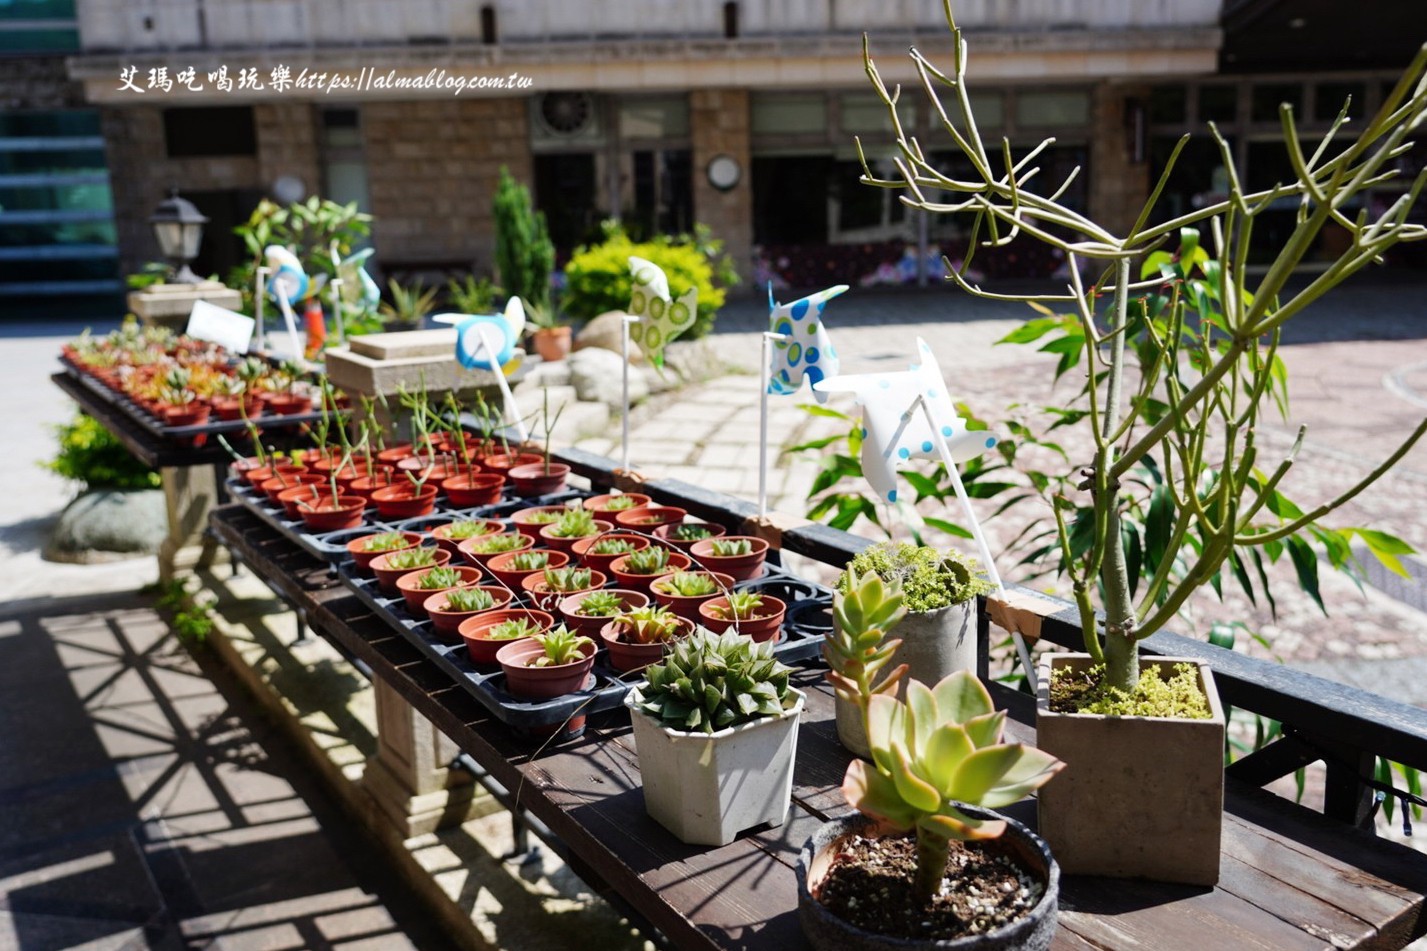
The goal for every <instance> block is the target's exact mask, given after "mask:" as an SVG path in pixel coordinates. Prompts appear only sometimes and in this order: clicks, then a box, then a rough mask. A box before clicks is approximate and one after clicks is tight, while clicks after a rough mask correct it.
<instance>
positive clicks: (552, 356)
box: [530, 327, 571, 363]
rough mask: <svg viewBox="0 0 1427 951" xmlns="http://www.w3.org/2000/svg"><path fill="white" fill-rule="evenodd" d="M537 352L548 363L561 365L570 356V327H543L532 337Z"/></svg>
mask: <svg viewBox="0 0 1427 951" xmlns="http://www.w3.org/2000/svg"><path fill="white" fill-rule="evenodd" d="M530 338H531V340H533V341H534V342H535V352H536V353H538V354H540V359H542V360H544V361H545V362H546V363H559V362H560V361H561V360H563V359H565V358H566V357H568V356H569V355H570V340H571V336H570V328H569V327H541V328H540V329H539V330H536V331H535V332H534V333H532V334H531V335H530Z"/></svg>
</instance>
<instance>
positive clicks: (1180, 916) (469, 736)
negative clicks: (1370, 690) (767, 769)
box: [212, 508, 1427, 951]
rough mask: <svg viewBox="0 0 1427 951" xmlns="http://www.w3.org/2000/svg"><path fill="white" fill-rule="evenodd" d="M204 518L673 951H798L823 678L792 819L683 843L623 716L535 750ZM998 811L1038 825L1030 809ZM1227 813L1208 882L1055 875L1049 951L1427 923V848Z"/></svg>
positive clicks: (1180, 945)
mask: <svg viewBox="0 0 1427 951" xmlns="http://www.w3.org/2000/svg"><path fill="white" fill-rule="evenodd" d="M212 525H213V528H214V530H215V532H216V533H217V535H218V537H219V539H220V540H221V541H222V542H223V543H224V544H226V545H228V546H229V547H230V548H231V549H232V550H233V552H234V553H235V554H237V555H238V556H239V557H240V558H241V559H242V560H243V561H244V562H245V563H247V564H248V565H249V566H250V567H251V568H252V569H253V570H254V571H255V572H256V573H257V574H258V575H259V576H260V577H262V578H263V579H264V580H265V581H266V582H267V583H268V584H270V585H272V586H273V587H274V588H275V589H277V590H279V591H280V593H281V594H282V595H283V596H284V597H285V598H287V599H288V600H290V601H294V602H296V603H299V604H300V605H302V607H303V608H304V609H305V610H306V611H307V614H308V619H309V621H310V623H311V624H312V626H313V628H314V629H315V630H317V631H318V632H319V633H321V634H322V635H323V636H325V637H328V638H330V639H332V640H333V641H334V642H335V643H336V644H337V645H338V646H339V647H340V648H341V649H342V650H344V651H346V652H348V653H350V654H351V655H352V656H355V657H357V658H359V659H360V660H362V661H363V662H364V663H365V664H367V665H368V666H369V667H370V668H371V670H372V672H373V675H374V676H376V677H380V678H382V679H383V680H385V681H387V682H388V683H389V684H391V685H392V686H393V687H394V688H395V689H396V690H397V691H398V692H399V693H400V694H401V695H402V696H403V697H404V698H406V699H407V700H408V701H409V702H410V703H411V704H412V705H413V706H414V707H415V708H416V709H417V710H419V711H420V712H421V713H422V714H423V715H424V716H426V717H427V718H429V719H430V720H432V721H433V722H434V723H435V724H436V725H437V726H438V727H440V728H441V729H442V730H443V731H444V732H445V733H446V734H447V735H448V736H450V737H451V739H452V740H454V741H455V742H456V743H457V744H458V745H459V746H460V747H461V748H462V749H463V750H465V751H466V752H467V753H469V754H470V755H471V756H472V757H474V758H475V760H476V761H477V762H478V763H479V764H480V765H481V766H482V767H483V768H485V769H486V770H488V771H489V773H490V774H491V776H492V777H493V778H494V779H496V780H497V781H498V782H499V783H501V784H502V785H504V786H505V787H506V788H507V789H509V790H511V791H512V792H513V793H514V795H515V798H516V800H517V801H518V802H519V804H520V806H521V807H522V808H524V809H526V810H528V811H529V812H530V814H532V815H533V816H535V817H536V818H537V819H539V820H540V821H541V822H543V823H544V824H545V825H546V826H547V827H548V828H549V829H550V831H551V832H553V833H554V834H555V836H557V837H558V838H559V840H560V841H561V844H562V848H563V850H564V852H565V853H566V854H567V855H568V856H569V857H570V859H571V863H572V866H573V867H574V868H575V870H576V871H577V872H578V873H579V874H581V875H582V876H583V877H585V878H586V880H587V881H588V882H589V883H590V884H591V885H592V886H593V887H595V888H597V889H601V890H608V891H611V892H613V893H615V894H616V895H617V896H618V897H619V898H620V899H622V901H623V902H624V903H625V904H627V905H628V906H629V907H631V908H632V909H633V910H634V911H635V912H637V913H638V914H639V915H641V916H642V917H643V918H644V919H645V920H646V921H647V922H648V923H649V924H651V925H652V926H653V927H655V928H657V929H658V930H659V931H660V932H662V934H663V935H664V936H665V937H666V938H667V939H668V940H669V942H670V943H671V944H672V945H674V946H675V947H678V948H690V949H694V948H723V949H744V948H746V949H777V951H799V949H803V948H806V947H807V942H806V940H805V939H804V938H803V935H802V931H801V929H800V927H799V924H798V919H797V910H796V909H797V893H796V887H795V882H794V878H793V866H794V864H795V862H796V861H797V854H798V851H799V849H800V848H801V847H802V844H803V842H804V841H805V840H806V839H807V838H808V836H809V835H810V834H811V833H812V832H813V830H814V829H816V828H817V827H818V825H819V824H821V823H822V822H824V821H826V820H827V819H829V818H835V817H838V816H841V815H844V814H846V813H847V812H848V809H847V807H846V805H845V804H844V803H843V801H842V797H841V794H840V793H839V792H838V785H839V784H840V782H841V780H842V775H843V771H844V770H845V768H846V766H847V763H848V759H849V757H848V754H847V752H846V751H845V750H844V749H843V748H842V747H841V746H840V745H839V744H838V742H837V738H836V729H835V726H834V722H833V705H832V699H831V696H830V695H829V693H828V691H827V690H826V688H825V687H824V686H822V683H821V681H822V675H821V673H820V672H818V671H802V672H799V673H798V675H797V676H796V677H795V683H796V685H797V686H799V687H801V688H803V689H804V690H807V691H808V702H807V708H806V710H805V712H804V714H803V721H802V725H801V727H800V730H799V734H798V756H797V762H796V767H795V773H794V790H793V809H792V812H791V813H790V815H789V817H788V821H787V822H786V823H785V824H784V825H783V826H781V827H779V828H776V829H768V830H765V831H762V832H759V833H756V834H748V835H745V836H744V837H742V838H740V839H739V840H737V841H736V842H734V843H732V844H731V845H727V846H724V847H721V848H707V847H702V846H689V845H684V844H682V843H680V842H679V841H677V840H676V839H675V838H674V837H673V836H671V835H670V834H669V833H667V832H666V831H664V829H663V828H662V827H661V826H659V825H658V824H657V823H655V822H654V821H653V820H652V819H650V818H649V817H648V816H647V815H646V814H645V811H644V802H643V796H642V794H641V792H640V781H639V760H638V757H637V755H636V753H635V750H634V741H633V737H632V735H631V732H630V727H629V725H628V723H627V720H625V719H624V718H623V717H622V715H621V714H607V715H604V716H603V717H602V718H595V717H592V718H591V721H590V726H589V728H588V729H587V731H586V733H585V735H584V736H583V737H581V738H580V739H578V740H574V741H571V742H568V743H565V744H562V745H559V746H558V747H556V748H553V749H548V750H544V751H541V752H538V753H537V752H535V751H534V750H533V748H532V746H533V744H532V743H531V742H530V741H528V740H523V739H520V738H518V737H516V736H515V735H514V734H513V733H512V732H511V731H510V730H508V729H507V728H505V727H504V726H502V725H501V724H500V723H498V722H496V721H495V720H493V719H492V718H491V717H490V716H489V715H488V714H487V713H486V712H485V711H484V710H483V708H481V707H480V706H479V704H477V703H476V701H474V700H473V699H471V698H470V697H469V696H467V695H466V694H465V693H464V692H462V691H461V690H460V689H459V688H457V687H455V686H454V685H452V683H451V682H450V680H449V679H448V678H447V677H446V676H445V674H443V673H442V672H441V671H440V670H439V669H438V668H436V667H435V666H434V665H433V664H431V663H430V662H429V661H427V660H426V659H425V658H424V657H423V656H422V655H421V654H420V653H419V652H418V651H417V649H416V648H415V647H413V646H412V645H411V644H409V643H408V642H407V641H406V640H405V639H403V638H402V637H400V636H399V635H397V634H396V633H395V632H394V631H392V630H391V629H390V628H389V627H388V626H387V625H386V624H385V623H384V622H383V621H382V620H380V619H379V618H377V617H375V616H373V615H372V614H371V613H370V612H369V611H368V610H367V609H366V608H365V606H363V605H362V604H361V602H360V601H358V600H357V598H356V597H355V596H352V595H349V594H347V593H346V592H345V590H344V589H342V588H340V587H334V584H335V582H333V581H331V579H329V578H328V577H327V574H326V567H325V566H324V565H320V564H318V563H317V562H315V561H314V560H313V559H311V558H310V557H309V556H307V555H306V554H305V553H303V552H301V551H300V550H298V549H297V548H296V547H295V546H293V545H292V544H291V543H289V542H287V541H286V540H285V539H283V538H282V537H281V536H279V535H277V534H276V533H275V532H273V531H272V530H271V529H270V528H268V527H267V526H266V525H264V524H263V523H262V522H260V521H258V520H257V519H256V518H254V517H253V516H251V515H249V514H248V513H246V512H244V511H243V510H241V509H238V508H226V509H222V510H219V511H217V512H215V513H214V515H213V518H212ZM995 694H996V698H997V702H998V704H1000V705H1003V706H1005V707H1007V708H1008V709H1009V710H1010V712H1011V715H1012V720H1011V726H1009V727H1008V732H1009V733H1011V734H1012V736H1013V737H1014V738H1015V739H1018V740H1033V739H1034V731H1033V729H1032V728H1031V726H1030V725H1029V723H1030V722H1031V721H1033V719H1034V708H1033V706H1032V705H1031V704H1030V703H1029V698H1026V697H1024V696H1022V695H1020V694H1015V693H1012V692H1010V691H1007V690H1004V689H1002V688H999V687H997V688H996V690H995ZM622 720H623V721H624V722H622ZM1007 811H1008V812H1010V813H1011V814H1012V815H1015V816H1016V817H1017V818H1019V819H1021V820H1022V821H1026V822H1028V824H1031V825H1034V820H1035V810H1034V808H1033V807H1032V806H1031V805H1030V804H1029V803H1021V804H1018V805H1017V806H1016V807H1013V808H1012V809H1010V810H1007ZM1225 812H1226V815H1225V823H1224V838H1223V844H1224V857H1223V864H1222V866H1221V870H1222V871H1221V878H1220V882H1219V885H1218V887H1216V888H1213V889H1207V888H1198V887H1192V886H1177V885H1164V884H1157V883H1150V882H1129V881H1119V880H1109V879H1095V878H1085V877H1074V876H1067V877H1064V878H1063V879H1062V884H1061V914H1060V923H1061V927H1060V931H1059V934H1058V936H1057V939H1056V942H1055V945H1054V947H1056V948H1060V949H1092V948H1143V949H1171V951H1173V949H1195V951H1218V949H1235V951H1238V949H1270V948H1273V949H1279V948H1286V949H1297V948H1329V947H1343V948H1358V947H1361V948H1396V947H1401V946H1402V945H1403V944H1405V943H1407V942H1408V941H1411V940H1412V939H1413V938H1415V937H1417V936H1419V935H1421V934H1423V933H1424V930H1427V915H1424V890H1427V856H1424V855H1422V854H1420V853H1417V852H1414V851H1412V850H1410V849H1407V848H1404V847H1402V846H1400V845H1396V844H1394V843H1391V842H1385V841H1383V840H1381V839H1377V838H1374V837H1372V836H1370V835H1367V834H1366V833H1363V832H1360V831H1357V830H1355V829H1351V828H1347V827H1345V826H1342V825H1340V824H1338V823H1335V822H1333V821H1332V820H1329V819H1327V818H1325V817H1324V816H1322V815H1319V814H1317V813H1314V812H1311V811H1309V810H1307V809H1304V808H1301V807H1299V806H1296V805H1294V804H1293V803H1291V802H1288V801H1286V800H1283V799H1279V798H1277V797H1275V796H1272V795H1271V794H1269V793H1266V792H1264V791H1262V790H1260V789H1256V788H1252V787H1247V786H1244V785H1242V784H1240V783H1237V782H1235V781H1233V780H1230V781H1229V784H1228V787H1227V788H1226V790H1225Z"/></svg>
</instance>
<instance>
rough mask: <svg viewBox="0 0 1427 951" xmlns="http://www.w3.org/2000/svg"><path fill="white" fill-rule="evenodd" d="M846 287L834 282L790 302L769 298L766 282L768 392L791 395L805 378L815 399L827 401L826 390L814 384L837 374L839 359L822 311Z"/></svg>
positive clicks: (770, 291)
mask: <svg viewBox="0 0 1427 951" xmlns="http://www.w3.org/2000/svg"><path fill="white" fill-rule="evenodd" d="M846 290H847V285H846V284H838V285H837V286H836V287H829V288H827V289H825V290H821V291H818V292H817V293H816V294H809V295H808V296H807V297H803V298H800V299H798V300H795V301H793V302H792V303H790V304H779V303H778V302H777V301H775V300H774V299H773V284H772V282H769V284H768V332H769V333H771V334H773V335H774V340H773V353H772V360H771V366H769V368H768V392H769V393H773V394H775V395H778V396H791V395H792V394H794V393H797V392H798V391H799V390H801V389H802V388H803V380H807V381H808V384H809V385H810V386H812V387H813V396H814V397H815V398H816V399H817V401H818V402H819V403H825V402H827V393H825V392H823V391H821V390H819V389H817V384H818V383H819V382H820V381H822V380H825V379H828V378H829V377H834V376H837V374H838V371H839V370H840V369H841V361H839V360H838V357H837V350H836V349H835V348H834V347H833V345H832V338H831V337H830V336H828V332H827V326H826V325H825V324H824V323H823V310H824V308H826V307H827V302H828V301H830V300H832V299H833V298H834V297H836V296H838V295H839V294H841V293H843V292H844V291H846Z"/></svg>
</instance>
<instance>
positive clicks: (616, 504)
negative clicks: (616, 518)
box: [604, 495, 635, 512]
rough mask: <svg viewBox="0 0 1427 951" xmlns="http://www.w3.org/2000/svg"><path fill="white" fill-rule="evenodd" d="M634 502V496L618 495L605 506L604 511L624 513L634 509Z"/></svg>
mask: <svg viewBox="0 0 1427 951" xmlns="http://www.w3.org/2000/svg"><path fill="white" fill-rule="evenodd" d="M634 501H635V499H634V496H632V495H616V496H615V497H614V498H612V499H610V500H609V501H608V502H606V503H605V504H604V510H605V511H606V512H623V511H624V510H625V509H632V508H634Z"/></svg>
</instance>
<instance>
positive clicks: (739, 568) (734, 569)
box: [689, 535, 768, 581]
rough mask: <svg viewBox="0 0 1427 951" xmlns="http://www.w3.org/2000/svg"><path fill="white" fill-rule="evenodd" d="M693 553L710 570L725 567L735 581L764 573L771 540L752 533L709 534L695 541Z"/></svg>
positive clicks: (691, 549) (690, 550)
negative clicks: (767, 540) (724, 535)
mask: <svg viewBox="0 0 1427 951" xmlns="http://www.w3.org/2000/svg"><path fill="white" fill-rule="evenodd" d="M689 554H690V555H692V556H693V558H694V561H696V562H698V563H699V564H700V565H703V566H704V567H705V568H707V569H708V570H709V571H721V572H723V573H724V574H726V575H731V576H732V577H733V580H735V581H748V580H749V579H750V578H757V577H758V576H759V575H761V574H762V573H763V561H764V559H766V558H767V557H768V543H767V542H766V541H764V540H763V539H761V538H754V537H753V536H751V535H728V536H726V537H723V538H705V539H704V540H703V541H698V542H694V544H693V547H691V548H690V549H689Z"/></svg>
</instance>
